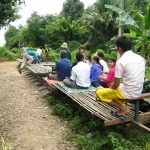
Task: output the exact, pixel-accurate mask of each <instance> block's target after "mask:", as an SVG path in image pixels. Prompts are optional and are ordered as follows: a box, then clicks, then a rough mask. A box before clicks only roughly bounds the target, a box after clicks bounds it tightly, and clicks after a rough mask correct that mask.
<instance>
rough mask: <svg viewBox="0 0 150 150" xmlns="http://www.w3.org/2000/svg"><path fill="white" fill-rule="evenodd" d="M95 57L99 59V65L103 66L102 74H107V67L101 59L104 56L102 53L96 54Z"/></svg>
mask: <svg viewBox="0 0 150 150" xmlns="http://www.w3.org/2000/svg"><path fill="white" fill-rule="evenodd" d="M97 56H98V58H99V62H100V64H101V65H102V66H103V72H104V73H108V72H109V68H108V65H107V63H106V62H105V60H103V59H104V54H103V53H98V54H97Z"/></svg>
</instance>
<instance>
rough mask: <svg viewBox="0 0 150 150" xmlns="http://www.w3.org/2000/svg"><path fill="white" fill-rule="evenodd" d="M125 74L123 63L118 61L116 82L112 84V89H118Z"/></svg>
mask: <svg viewBox="0 0 150 150" xmlns="http://www.w3.org/2000/svg"><path fill="white" fill-rule="evenodd" d="M122 75H123V67H122V65H121V63H119V62H117V64H116V70H115V81H114V84H113V85H112V87H111V88H112V89H117V88H118V87H119V85H120V79H121V78H122Z"/></svg>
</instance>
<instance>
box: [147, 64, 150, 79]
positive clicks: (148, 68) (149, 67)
mask: <svg viewBox="0 0 150 150" xmlns="http://www.w3.org/2000/svg"><path fill="white" fill-rule="evenodd" d="M146 78H147V79H148V80H150V66H148V67H146Z"/></svg>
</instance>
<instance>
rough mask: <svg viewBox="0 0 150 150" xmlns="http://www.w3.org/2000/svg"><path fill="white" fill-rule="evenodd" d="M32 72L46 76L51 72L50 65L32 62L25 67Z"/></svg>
mask: <svg viewBox="0 0 150 150" xmlns="http://www.w3.org/2000/svg"><path fill="white" fill-rule="evenodd" d="M27 68H28V69H29V70H30V71H31V72H32V73H33V74H38V75H40V76H46V75H47V74H49V73H52V67H50V66H45V65H44V64H33V65H30V66H28V67H27Z"/></svg>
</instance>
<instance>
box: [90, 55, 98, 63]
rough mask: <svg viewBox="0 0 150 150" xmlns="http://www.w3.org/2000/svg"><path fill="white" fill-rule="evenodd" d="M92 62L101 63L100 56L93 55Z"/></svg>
mask: <svg viewBox="0 0 150 150" xmlns="http://www.w3.org/2000/svg"><path fill="white" fill-rule="evenodd" d="M91 63H92V64H99V58H98V56H93V57H92V59H91Z"/></svg>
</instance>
